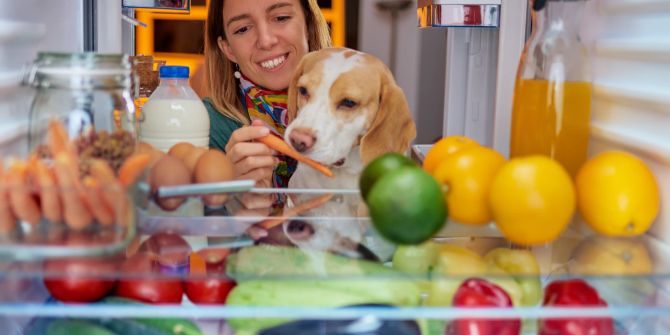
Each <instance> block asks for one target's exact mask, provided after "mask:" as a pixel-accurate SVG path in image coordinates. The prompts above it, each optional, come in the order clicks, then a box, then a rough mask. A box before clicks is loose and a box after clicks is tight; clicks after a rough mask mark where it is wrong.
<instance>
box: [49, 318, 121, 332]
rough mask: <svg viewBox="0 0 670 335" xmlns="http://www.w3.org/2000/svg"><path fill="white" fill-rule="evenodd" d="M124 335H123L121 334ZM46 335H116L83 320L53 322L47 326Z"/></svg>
mask: <svg viewBox="0 0 670 335" xmlns="http://www.w3.org/2000/svg"><path fill="white" fill-rule="evenodd" d="M122 334H124V335H125V333H122ZM46 335H117V334H116V333H114V332H112V331H111V330H108V329H105V328H103V327H100V326H98V325H95V324H93V323H90V322H88V321H83V320H55V321H53V322H51V323H50V324H49V325H48V326H47V331H46Z"/></svg>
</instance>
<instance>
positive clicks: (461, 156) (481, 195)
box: [433, 146, 505, 224]
mask: <svg viewBox="0 0 670 335" xmlns="http://www.w3.org/2000/svg"><path fill="white" fill-rule="evenodd" d="M504 164H505V157H503V155H501V154H499V153H498V152H497V151H495V150H493V149H490V148H487V147H483V146H473V147H468V148H463V149H461V150H459V151H457V152H455V153H453V154H451V155H449V156H447V157H445V158H444V159H443V160H442V162H441V163H440V164H439V165H438V167H437V169H436V170H435V172H434V174H433V175H434V176H435V179H437V180H438V181H439V182H440V183H441V184H445V185H448V186H449V190H448V191H447V194H446V196H445V200H446V202H447V207H448V208H449V217H450V218H451V219H453V220H455V221H458V222H461V223H467V224H484V223H488V222H490V221H491V220H492V216H491V209H490V206H489V189H490V188H491V183H492V182H493V178H494V177H495V175H496V173H497V172H498V170H499V169H500V168H501V167H502V166H503V165H504Z"/></svg>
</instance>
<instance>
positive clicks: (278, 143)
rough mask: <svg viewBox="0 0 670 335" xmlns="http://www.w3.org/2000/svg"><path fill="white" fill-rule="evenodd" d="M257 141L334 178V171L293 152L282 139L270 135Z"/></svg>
mask: <svg viewBox="0 0 670 335" xmlns="http://www.w3.org/2000/svg"><path fill="white" fill-rule="evenodd" d="M256 140H257V141H258V142H261V143H263V144H265V145H267V146H268V147H270V148H271V149H274V150H277V151H279V152H281V153H282V154H284V155H287V156H290V157H292V158H295V159H296V160H298V161H299V162H302V163H305V164H307V165H309V166H311V167H313V168H314V169H316V170H317V171H319V172H321V173H323V174H324V175H326V176H328V177H332V176H333V171H330V169H329V168H327V167H326V166H324V165H322V164H320V163H318V162H316V161H314V160H312V159H309V158H307V157H305V156H304V155H302V154H301V153H299V152H297V151H295V150H293V148H291V147H290V146H289V145H288V144H286V142H284V140H282V139H281V138H279V137H277V136H275V135H272V134H269V135H266V136H263V137H261V138H257V139H256Z"/></svg>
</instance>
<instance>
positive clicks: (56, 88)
mask: <svg viewBox="0 0 670 335" xmlns="http://www.w3.org/2000/svg"><path fill="white" fill-rule="evenodd" d="M133 78H134V77H133V72H132V71H131V63H130V59H129V56H126V55H103V54H96V53H74V54H68V53H40V54H39V55H38V58H37V60H36V61H35V63H34V65H33V69H32V74H31V78H29V81H30V83H31V84H32V86H34V87H35V88H36V91H37V92H36V95H35V99H34V101H33V105H32V108H31V110H30V130H29V137H28V141H29V150H30V152H35V151H39V150H40V147H43V145H44V144H45V143H47V138H46V136H47V133H48V132H47V128H48V124H49V122H50V121H51V120H53V119H56V120H58V121H60V122H61V123H62V124H63V126H64V128H65V129H66V132H67V135H68V137H69V139H70V140H74V141H75V143H76V146H77V149H78V150H79V154H80V155H84V156H92V157H95V158H103V159H107V160H108V162H110V163H111V165H112V167H113V168H115V169H118V167H119V166H120V164H121V162H122V161H123V159H125V158H126V157H128V156H129V155H130V154H131V153H132V152H133V151H134V150H135V144H136V143H137V133H138V131H137V127H138V120H137V117H136V116H135V105H134V102H133V97H134V94H133V92H132V87H133V82H134V79H133Z"/></svg>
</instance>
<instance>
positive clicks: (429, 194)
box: [367, 166, 447, 244]
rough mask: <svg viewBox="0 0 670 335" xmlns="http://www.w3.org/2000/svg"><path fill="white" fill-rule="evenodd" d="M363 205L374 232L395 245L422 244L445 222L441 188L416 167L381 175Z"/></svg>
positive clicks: (444, 206)
mask: <svg viewBox="0 0 670 335" xmlns="http://www.w3.org/2000/svg"><path fill="white" fill-rule="evenodd" d="M367 205H368V209H369V210H370V217H371V218H372V222H373V224H374V226H375V228H376V229H377V231H378V232H379V233H380V234H381V235H382V236H384V237H385V238H387V239H388V240H389V241H391V242H394V243H398V244H419V243H422V242H424V241H426V240H428V239H429V238H431V237H432V236H433V235H435V234H436V233H437V232H438V231H440V229H442V227H444V225H445V224H446V220H447V207H446V205H445V203H444V197H443V195H442V188H441V186H440V185H439V184H438V182H437V181H436V180H435V178H433V177H432V176H430V175H429V174H428V173H426V172H425V171H423V170H422V169H420V168H418V167H410V166H406V167H401V168H398V169H396V170H394V171H391V172H389V173H387V174H385V175H384V176H383V177H381V178H380V179H379V180H377V182H376V183H375V184H374V186H373V187H372V189H370V192H369V193H368V197H367Z"/></svg>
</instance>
